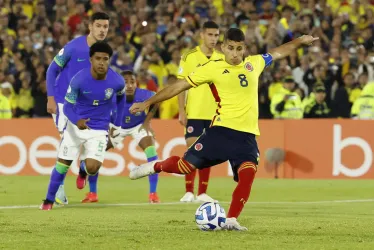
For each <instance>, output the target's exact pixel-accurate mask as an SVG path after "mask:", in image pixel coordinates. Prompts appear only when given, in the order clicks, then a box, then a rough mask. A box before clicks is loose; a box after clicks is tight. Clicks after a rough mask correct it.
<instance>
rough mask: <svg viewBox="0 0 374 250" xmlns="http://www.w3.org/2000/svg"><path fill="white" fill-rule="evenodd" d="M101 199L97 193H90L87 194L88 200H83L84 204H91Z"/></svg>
mask: <svg viewBox="0 0 374 250" xmlns="http://www.w3.org/2000/svg"><path fill="white" fill-rule="evenodd" d="M98 201H99V197H98V196H97V193H93V192H89V193H87V194H86V198H84V199H83V200H82V203H91V202H98Z"/></svg>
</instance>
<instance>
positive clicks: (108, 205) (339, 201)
mask: <svg viewBox="0 0 374 250" xmlns="http://www.w3.org/2000/svg"><path fill="white" fill-rule="evenodd" d="M362 202H374V199H361V200H325V201H253V202H248V203H247V205H257V204H259V205H261V204H266V205H305V204H331V203H362ZM219 203H222V204H230V202H228V201H222V202H219ZM188 204H197V203H184V202H163V203H159V204H150V203H115V204H105V203H96V204H69V205H66V207H90V208H94V207H128V206H164V205H188ZM38 207H39V205H19V206H17V205H16V206H0V210H1V209H25V208H38ZM54 207H55V208H59V207H63V206H58V205H56V206H54Z"/></svg>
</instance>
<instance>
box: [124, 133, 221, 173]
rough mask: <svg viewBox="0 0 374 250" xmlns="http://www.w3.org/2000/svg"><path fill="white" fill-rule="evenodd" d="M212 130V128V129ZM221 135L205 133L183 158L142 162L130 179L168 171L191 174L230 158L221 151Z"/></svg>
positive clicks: (133, 171)
mask: <svg viewBox="0 0 374 250" xmlns="http://www.w3.org/2000/svg"><path fill="white" fill-rule="evenodd" d="M210 130H211V129H210ZM219 138H220V135H219V134H217V133H215V132H214V131H210V132H209V133H204V134H203V135H201V136H200V137H199V139H198V140H197V141H196V142H195V143H194V144H193V145H192V146H191V147H190V148H189V149H188V151H187V152H186V154H185V155H184V156H183V157H182V158H181V157H179V156H172V157H169V158H168V159H166V160H163V161H153V162H149V163H145V164H142V165H141V166H140V167H138V168H134V169H133V170H132V171H131V172H130V179H133V180H135V179H139V178H142V177H145V176H148V175H151V174H154V173H159V172H166V173H174V174H184V175H186V174H189V173H191V172H192V171H195V169H196V168H198V169H201V168H206V167H210V166H213V165H216V164H219V163H222V162H225V161H227V160H228V158H227V156H226V153H225V151H222V152H221V151H220V150H219V149H220V143H219V141H220V139H219Z"/></svg>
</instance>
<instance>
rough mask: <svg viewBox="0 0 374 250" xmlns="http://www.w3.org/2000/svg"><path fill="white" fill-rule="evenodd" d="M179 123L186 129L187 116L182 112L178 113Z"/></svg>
mask: <svg viewBox="0 0 374 250" xmlns="http://www.w3.org/2000/svg"><path fill="white" fill-rule="evenodd" d="M179 123H180V124H182V126H183V127H186V125H187V115H186V111H184V110H183V111H181V112H179Z"/></svg>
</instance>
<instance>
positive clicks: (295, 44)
mask: <svg viewBox="0 0 374 250" xmlns="http://www.w3.org/2000/svg"><path fill="white" fill-rule="evenodd" d="M318 39H319V38H318V37H312V36H309V35H304V36H301V37H299V38H297V39H295V40H293V41H291V42H288V43H286V44H283V45H281V46H279V47H277V48H274V49H271V50H270V51H269V54H271V56H272V57H273V60H279V59H283V58H285V57H287V56H289V55H290V54H291V53H292V52H293V51H294V50H296V49H298V48H299V47H301V46H302V45H308V46H309V45H312V44H313V42H314V41H316V40H318Z"/></svg>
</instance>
